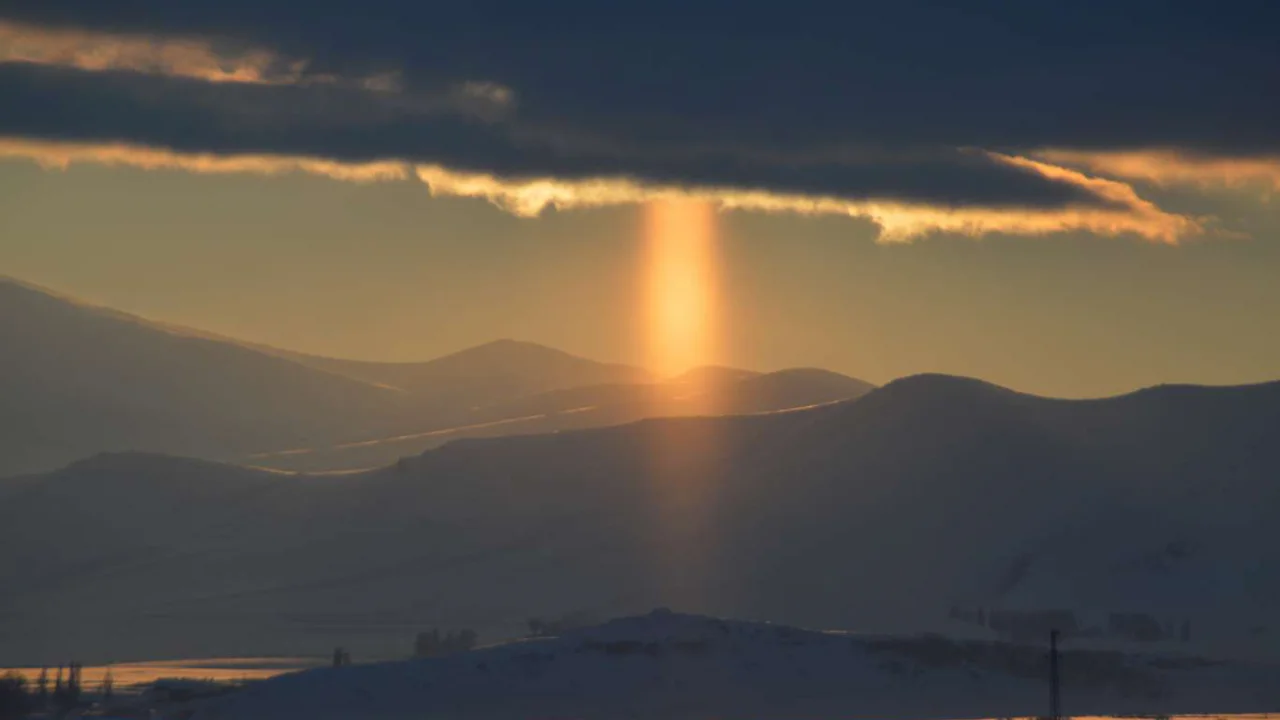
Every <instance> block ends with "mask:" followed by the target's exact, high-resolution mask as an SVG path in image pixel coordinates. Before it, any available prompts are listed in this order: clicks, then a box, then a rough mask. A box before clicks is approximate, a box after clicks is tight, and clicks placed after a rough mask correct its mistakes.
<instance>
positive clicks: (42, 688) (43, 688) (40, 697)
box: [36, 667, 49, 708]
mask: <svg viewBox="0 0 1280 720" xmlns="http://www.w3.org/2000/svg"><path fill="white" fill-rule="evenodd" d="M48 704H49V668H47V667H42V668H40V675H39V677H37V678H36V706H37V707H39V708H44V707H46V706H48Z"/></svg>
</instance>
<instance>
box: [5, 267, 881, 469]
mask: <svg viewBox="0 0 1280 720" xmlns="http://www.w3.org/2000/svg"><path fill="white" fill-rule="evenodd" d="M833 375H834V374H833ZM652 380H653V379H652V378H650V377H649V376H648V374H647V373H645V372H644V371H642V370H640V369H638V368H634V367H629V366H625V365H616V364H609V363H600V362H596V361H594V360H588V359H586V358H581V357H576V356H573V355H570V354H568V353H565V352H561V351H559V350H555V349H553V348H548V347H544V346H541V345H537V344H534V343H527V342H516V341H511V340H502V341H497V342H492V343H487V344H485V345H482V346H479V347H475V348H471V349H468V350H464V351H461V352H458V353H454V354H451V355H448V356H445V357H442V358H437V359H435V360H430V361H426V362H421V363H375V362H358V361H350V360H335V359H329V358H319V357H313V356H307V355H301V354H297V353H291V352H286V351H283V350H277V349H273V348H265V347H262V346H257V345H252V344H248V343H242V342H238V341H236V340H231V339H228V338H224V337H219V336H216V335H212V334H210V333H206V332H202V331H199V330H193V329H189V328H182V327H175V326H170V325H165V324H161V323H156V322H152V321H149V320H145V319H143V318H139V317H135V316H132V315H128V314H126V313H121V312H117V311H114V310H110V309H107V308H102V307H96V306H92V305H89V304H86V303H83V302H80V301H77V300H75V299H72V298H68V297H64V296H62V295H59V294H57V293H54V292H51V291H48V290H45V289H43V288H38V287H35V286H31V285H27V284H24V283H21V282H18V281H15V280H10V279H5V278H2V277H0V398H3V400H2V401H0V428H3V430H4V432H2V433H0V477H3V476H5V475H13V474H17V473H23V472H39V471H46V470H51V469H54V468H57V467H60V466H62V465H65V464H67V463H69V462H73V461H75V460H79V459H82V458H84V457H88V456H90V455H93V454H95V453H99V452H121V451H143V452H158V453H166V454H173V455H187V456H193V457H201V458H206V459H213V460H222V461H231V462H241V463H250V464H259V465H265V466H271V467H277V468H285V469H305V470H311V471H316V470H334V469H349V468H353V467H355V468H359V467H376V466H379V465H385V464H388V463H391V462H394V461H395V460H396V459H397V458H399V457H401V456H403V455H408V454H416V453H420V452H422V451H424V450H426V449H429V448H432V447H437V446H439V445H440V444H442V443H444V442H447V441H449V440H452V439H456V438H459V437H488V436H496V435H506V434H514V433H530V432H550V431H554V430H561V429H570V428H579V427H596V426H601V425H607V424H611V423H617V422H627V421H631V420H635V419H637V418H641V417H654V416H657V415H665V414H691V413H698V412H704V411H707V412H754V411H760V410H777V409H784V408H790V407H796V406H798V405H808V404H811V403H812V402H813V399H814V398H815V397H816V398H819V399H820V400H821V401H833V400H840V399H846V398H848V397H852V396H853V395H854V394H857V393H858V392H860V390H859V388H860V387H861V386H862V385H864V384H861V383H860V381H856V380H853V379H852V378H845V377H844V376H840V375H834V377H828V378H826V379H825V380H819V379H816V378H815V379H810V380H808V381H806V382H791V383H789V384H787V385H786V387H785V388H784V391H783V392H781V393H772V394H763V393H762V392H760V391H759V390H757V389H755V388H754V386H753V385H751V384H743V385H742V388H741V390H740V391H739V390H737V389H734V388H727V389H725V390H724V392H723V393H722V395H723V397H724V399H723V401H721V402H719V403H717V404H716V405H715V406H714V407H710V408H705V409H704V408H703V407H702V406H699V405H692V404H689V403H683V404H682V403H676V402H670V401H668V400H667V399H668V397H669V396H673V395H675V394H676V393H675V392H674V391H668V389H667V388H664V387H661V386H656V387H655V386H654V385H653V383H652ZM575 389H583V390H585V392H582V393H579V394H578V396H574V395H566V394H564V393H565V392H566V391H571V390H575ZM619 389H620V393H619ZM651 397H652V398H658V399H661V400H662V402H649V401H648V399H649V398H651Z"/></svg>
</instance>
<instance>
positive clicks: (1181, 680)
mask: <svg viewBox="0 0 1280 720" xmlns="http://www.w3.org/2000/svg"><path fill="white" fill-rule="evenodd" d="M1062 676H1063V688H1064V689H1063V696H1064V709H1065V711H1066V712H1068V713H1072V714H1078V715H1117V714H1140V713H1142V714H1146V713H1150V714H1172V713H1194V712H1251V711H1252V712H1259V711H1264V710H1274V709H1276V708H1277V707H1278V706H1280V671H1277V669H1276V668H1274V667H1266V666H1260V665H1246V664H1241V663H1232V664H1221V663H1209V662H1206V661H1201V660H1196V659H1193V658H1189V657H1181V658H1173V657H1158V656H1135V655H1128V656H1126V655H1121V654H1118V653H1105V652H1090V651H1068V652H1066V653H1065V654H1064V656H1063V659H1062ZM1046 677H1047V653H1046V651H1045V649H1043V648H1036V647H1029V646H1015V645H1007V644H1002V643H989V642H981V641H972V642H964V641H954V640H948V639H944V638H941V637H937V636H924V637H916V638H895V637H876V636H859V635H849V634H844V633H834V632H815V631H808V630H800V629H796V628H791V627H786V626H781V625H771V624H765V623H750V622H739V621H729V620H721V619H716V618H711V617H704V616H697V615H683V614H676V613H671V612H669V611H665V610H658V611H654V612H652V613H650V614H648V615H642V616H636V617H628V618H622V619H618V620H614V621H611V622H608V623H605V624H603V625H599V626H595V627H589V628H583V629H580V630H575V631H572V632H569V633H566V634H564V635H562V636H560V637H558V638H550V639H540V640H529V641H523V642H515V643H510V644H505V645H500V646H495V647H490V648H485V649H480V650H476V651H473V652H470V653H465V654H460V655H455V656H452V657H443V658H432V659H423V660H412V661H403V662H389V663H379V664H369V665H355V666H349V667H342V668H324V669H317V670H310V671H305V672H301V673H296V674H291V675H282V676H279V677H276V678H273V679H271V680H267V681H264V682H262V683H259V684H256V685H253V686H251V687H249V688H247V689H245V690H244V691H241V692H239V693H236V694H233V695H229V696H226V697H223V698H219V699H217V700H214V701H210V702H209V703H208V704H207V705H206V706H204V707H203V708H201V709H200V711H199V712H198V713H197V715H196V720H231V719H234V720H303V719H304V718H305V719H306V720H339V719H342V720H350V719H352V718H359V719H360V720H393V719H394V720H401V719H405V720H407V719H408V718H413V719H414V720H423V719H433V718H449V719H450V720H481V719H483V720H516V719H519V720H530V719H536V718H543V719H550V718H580V719H584V720H587V719H589V720H614V719H617V720H622V719H624V718H625V719H627V720H639V719H641V718H646V719H648V718H651V719H653V720H694V719H695V718H696V719H704V718H755V719H758V720H767V719H774V718H776V719H778V720H783V719H786V720H799V719H801V718H813V719H815V720H817V719H820V718H821V719H823V720H833V719H834V718H879V719H882V720H883V719H893V718H957V717H1013V716H1030V715H1036V714H1043V713H1044V712H1045V711H1046V710H1047V707H1046V703H1047V696H1048V690H1047V687H1048V685H1047V681H1046Z"/></svg>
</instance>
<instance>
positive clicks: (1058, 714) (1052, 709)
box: [1049, 630, 1062, 720]
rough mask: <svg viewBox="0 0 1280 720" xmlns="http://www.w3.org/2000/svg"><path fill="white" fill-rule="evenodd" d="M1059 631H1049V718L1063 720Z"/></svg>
mask: <svg viewBox="0 0 1280 720" xmlns="http://www.w3.org/2000/svg"><path fill="white" fill-rule="evenodd" d="M1058 690H1059V687H1058V631H1057V630H1050V631H1049V717H1050V719H1051V720H1061V718H1062V705H1061V698H1060V697H1059V695H1058Z"/></svg>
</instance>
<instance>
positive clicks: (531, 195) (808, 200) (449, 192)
mask: <svg viewBox="0 0 1280 720" xmlns="http://www.w3.org/2000/svg"><path fill="white" fill-rule="evenodd" d="M992 157H993V158H995V159H996V160H998V161H1001V162H1006V163H1009V164H1011V165H1016V166H1019V167H1023V168H1027V169H1029V170H1032V171H1034V172H1037V173H1039V174H1041V175H1044V176H1045V177H1047V178H1050V179H1053V180H1058V181H1062V182H1069V183H1072V184H1077V185H1080V186H1082V187H1084V188H1086V189H1087V190H1089V191H1090V192H1092V193H1094V194H1096V195H1098V196H1100V197H1103V198H1105V199H1107V200H1110V201H1111V202H1112V203H1113V204H1115V205H1116V206H1117V207H1115V208H1097V207H1067V208H1060V209H1029V208H1028V209H1004V208H954V207H939V206H931V205H923V204H918V203H905V202H899V201H892V200H848V199H844V198H836V197H827V196H810V195H796V194H786V193H776V192H765V191H752V190H740V189H735V188H688V187H678V186H663V185H651V184H645V183H640V182H637V181H634V180H630V179H626V178H595V179H586V180H562V179H558V178H552V177H541V178H527V179H508V178H500V177H497V176H494V175H491V174H487V173H468V172H458V171H454V170H450V169H448V168H445V167H441V166H439V165H418V166H417V167H416V169H415V170H416V173H417V175H418V178H419V179H420V180H422V182H424V183H426V185H427V187H428V188H429V189H430V190H431V192H432V193H433V194H436V195H442V196H455V197H473V198H483V199H486V200H488V201H490V202H492V203H494V204H495V205H498V206H499V207H501V208H503V209H505V210H507V211H508V212H511V213H513V214H516V215H520V216H523V217H534V216H537V215H539V214H541V213H542V212H543V211H544V210H546V209H547V208H556V209H561V210H567V209H573V208H584V207H602V206H607V205H624V204H639V203H648V202H651V201H657V200H670V199H693V200H702V201H706V202H709V203H711V204H713V205H715V206H717V207H720V208H723V209H728V210H755V211H761V212H789V213H796V214H800V215H845V216H849V217H856V218H863V219H867V220H870V221H872V222H874V223H875V224H876V225H879V226H880V228H881V233H880V240H881V241H882V242H905V241H910V240H913V239H915V238H917V237H920V236H922V235H926V234H929V233H932V232H946V233H957V234H961V235H971V236H981V235H987V234H992V233H1003V234H1012V235H1046V234H1051V233H1057V232H1067V231H1072V230H1078V231H1086V232H1091V233H1095V234H1098V235H1111V236H1114V235H1123V234H1134V235H1138V236H1140V237H1142V238H1144V239H1146V240H1149V241H1152V242H1161V243H1170V244H1173V243H1177V242H1178V241H1179V240H1180V239H1181V238H1183V237H1186V236H1189V235H1194V234H1197V233H1199V232H1202V228H1201V226H1200V225H1199V224H1198V223H1197V222H1196V221H1195V220H1193V219H1191V218H1187V217H1184V216H1181V215H1177V214H1173V213H1168V212H1165V211H1164V210H1161V209H1160V208H1159V207H1157V206H1156V205H1155V204H1153V203H1151V202H1148V201H1146V200H1143V199H1142V198H1140V197H1139V196H1138V194H1137V193H1136V192H1134V190H1133V188H1131V187H1129V186H1128V185H1125V184H1124V183H1120V182H1116V181H1113V180H1104V179H1101V178H1092V177H1089V176H1087V175H1084V174H1083V173H1080V172H1077V171H1075V170H1069V169H1067V168H1062V167H1056V166H1053V165H1048V164H1045V163H1042V162H1037V161H1035V160H1029V159H1026V158H1019V157H1012V156H1006V155H997V154H992Z"/></svg>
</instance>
